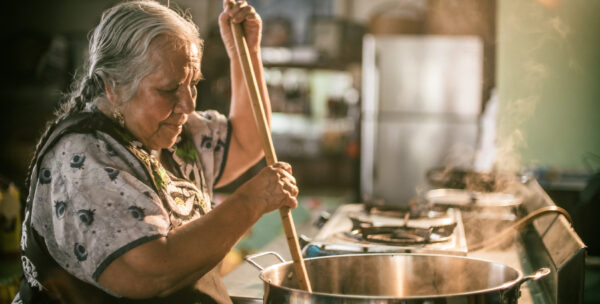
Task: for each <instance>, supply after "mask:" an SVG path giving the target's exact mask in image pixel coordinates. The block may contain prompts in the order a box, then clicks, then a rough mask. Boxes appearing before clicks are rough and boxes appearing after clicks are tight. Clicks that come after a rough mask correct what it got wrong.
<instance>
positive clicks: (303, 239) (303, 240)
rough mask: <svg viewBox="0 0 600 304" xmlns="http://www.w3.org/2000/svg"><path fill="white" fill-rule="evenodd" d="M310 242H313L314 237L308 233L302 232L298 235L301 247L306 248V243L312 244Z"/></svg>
mask: <svg viewBox="0 0 600 304" xmlns="http://www.w3.org/2000/svg"><path fill="white" fill-rule="evenodd" d="M310 242H312V239H311V238H309V237H307V236H306V235H304V234H301V235H299V236H298V244H299V245H300V248H304V247H305V246H306V245H308V244H310Z"/></svg>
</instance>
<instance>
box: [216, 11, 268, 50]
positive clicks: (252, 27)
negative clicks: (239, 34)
mask: <svg viewBox="0 0 600 304" xmlns="http://www.w3.org/2000/svg"><path fill="white" fill-rule="evenodd" d="M230 20H232V21H233V22H234V23H241V24H242V28H243V29H244V33H245V36H246V42H247V43H248V49H249V50H250V52H258V51H259V48H260V40H261V31H262V20H261V19H260V16H259V15H258V14H257V13H256V11H255V10H254V7H252V6H251V5H249V4H248V3H246V1H245V0H242V1H241V2H236V1H234V0H223V12H222V13H221V15H219V28H220V30H221V38H223V43H224V44H225V48H226V49H227V54H228V55H229V58H235V57H234V56H235V55H236V54H237V52H236V49H235V41H234V40H233V34H232V32H231V26H230V25H229V21H230Z"/></svg>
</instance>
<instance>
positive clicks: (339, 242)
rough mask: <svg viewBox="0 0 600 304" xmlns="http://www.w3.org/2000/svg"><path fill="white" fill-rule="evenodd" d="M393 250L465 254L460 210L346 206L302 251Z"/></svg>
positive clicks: (309, 254)
mask: <svg viewBox="0 0 600 304" xmlns="http://www.w3.org/2000/svg"><path fill="white" fill-rule="evenodd" d="M391 252H397V253H436V254H452V255H466V254H467V242H466V237H465V229H464V226H463V221H462V217H461V213H460V210H458V209H454V208H448V209H444V210H433V209H419V210H417V211H415V208H412V210H411V209H407V210H398V209H394V210H389V209H384V208H376V207H373V206H372V205H369V204H347V205H343V206H340V207H339V208H338V209H337V210H336V211H335V213H334V214H333V215H332V216H331V217H330V219H329V220H328V221H327V222H326V223H325V225H324V226H323V227H322V228H321V230H319V232H318V233H317V234H316V235H315V236H314V238H313V241H312V242H310V243H309V244H308V245H306V246H305V247H304V250H303V254H304V255H305V256H306V257H316V256H325V255H334V254H348V253H391Z"/></svg>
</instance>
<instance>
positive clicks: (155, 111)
mask: <svg viewBox="0 0 600 304" xmlns="http://www.w3.org/2000/svg"><path fill="white" fill-rule="evenodd" d="M150 52H152V53H151V54H150V58H151V59H150V60H153V61H154V62H153V64H156V68H155V69H154V71H153V72H152V73H151V74H149V75H147V76H146V77H144V78H143V79H142V81H141V82H140V85H139V87H138V89H137V91H136V93H135V94H134V95H133V97H132V98H131V99H130V100H129V102H127V103H125V104H124V106H123V108H122V109H121V112H122V113H123V117H124V118H125V126H126V128H127V129H128V130H129V131H130V132H131V133H132V134H133V135H134V136H135V137H137V139H138V140H140V141H141V142H142V143H143V144H144V146H146V148H148V149H151V150H159V149H163V148H168V147H170V146H172V145H173V144H174V143H175V140H176V139H177V136H178V135H179V133H181V129H182V126H183V124H184V123H185V122H186V121H187V116H188V114H190V113H191V112H193V111H194V110H195V107H196V84H197V83H198V81H199V80H200V77H201V74H200V52H199V50H198V47H197V46H196V45H195V44H194V43H189V42H185V43H184V42H181V40H175V39H173V38H170V37H166V36H160V37H157V38H156V39H155V40H154V41H153V42H152V45H151V50H150ZM149 64H150V63H149Z"/></svg>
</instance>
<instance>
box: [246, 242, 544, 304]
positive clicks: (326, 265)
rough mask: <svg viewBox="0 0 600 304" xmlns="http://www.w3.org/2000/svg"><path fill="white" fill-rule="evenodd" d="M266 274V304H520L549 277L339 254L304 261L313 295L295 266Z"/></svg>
mask: <svg viewBox="0 0 600 304" xmlns="http://www.w3.org/2000/svg"><path fill="white" fill-rule="evenodd" d="M266 254H274V255H277V254H276V253H273V252H266V253H261V254H257V255H254V256H250V257H247V258H246V260H247V261H248V262H250V263H251V264H253V265H254V266H256V267H257V268H259V269H261V270H262V271H261V273H260V276H259V277H260V279H261V280H262V281H263V282H264V302H265V303H403V304H415V303H421V304H425V303H517V300H518V298H519V296H520V291H519V288H520V286H521V284H523V283H524V282H526V281H528V280H537V279H539V278H541V277H543V276H546V275H547V274H549V273H550V269H548V268H542V269H540V270H538V271H537V272H535V273H533V274H531V275H528V276H523V275H522V274H521V272H520V271H518V270H516V269H514V268H512V267H509V266H506V265H502V264H499V263H495V262H491V261H486V260H482V259H474V258H467V257H460V256H448V255H424V254H364V255H340V256H328V257H319V258H310V259H306V260H305V264H306V269H307V272H308V276H309V279H310V282H311V285H312V290H313V292H312V293H309V292H307V291H304V290H301V289H299V288H298V284H297V281H296V277H295V274H294V270H293V266H292V263H291V262H284V261H283V259H282V258H281V257H280V256H279V255H277V256H278V258H279V259H280V260H281V261H282V262H283V263H280V264H276V265H272V266H270V267H268V268H264V269H263V267H262V266H260V265H259V264H257V263H256V262H255V261H254V260H253V259H254V258H255V257H257V256H260V255H266Z"/></svg>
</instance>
